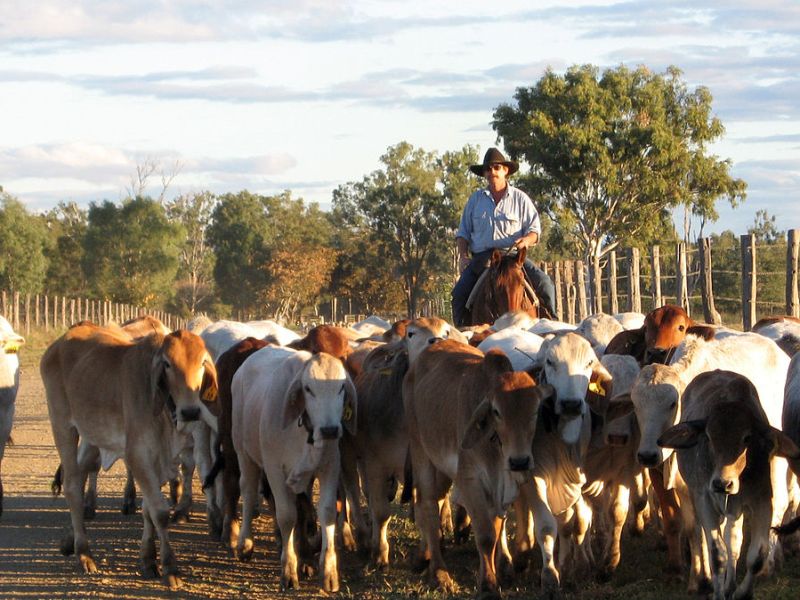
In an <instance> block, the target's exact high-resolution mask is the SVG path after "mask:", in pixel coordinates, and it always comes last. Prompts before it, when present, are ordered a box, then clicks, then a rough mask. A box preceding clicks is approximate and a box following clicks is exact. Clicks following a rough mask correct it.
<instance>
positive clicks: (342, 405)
mask: <svg viewBox="0 0 800 600" xmlns="http://www.w3.org/2000/svg"><path fill="white" fill-rule="evenodd" d="M357 405H358V403H357V402H356V390H355V386H354V385H353V381H352V380H351V379H350V376H349V375H348V374H347V371H346V370H345V368H344V365H343V364H342V361H340V360H338V359H337V358H335V357H333V356H331V355H330V354H327V353H325V352H320V353H319V354H315V355H313V356H312V357H311V358H310V359H309V360H308V362H306V364H305V365H303V368H302V369H301V370H300V371H299V372H298V373H297V375H296V376H295V378H294V379H293V380H292V383H291V384H290V385H289V389H288V390H287V391H286V398H285V402H284V412H283V428H284V429H285V428H286V427H288V426H289V425H291V424H292V423H295V422H297V421H298V420H300V419H303V422H304V423H305V425H306V427H307V428H308V429H309V431H310V435H311V441H312V442H313V444H314V446H316V447H320V446H322V445H323V444H325V443H329V442H333V443H337V441H338V440H339V438H340V437H342V426H344V427H345V428H346V429H347V431H348V432H349V433H351V434H352V435H355V433H356V410H357Z"/></svg>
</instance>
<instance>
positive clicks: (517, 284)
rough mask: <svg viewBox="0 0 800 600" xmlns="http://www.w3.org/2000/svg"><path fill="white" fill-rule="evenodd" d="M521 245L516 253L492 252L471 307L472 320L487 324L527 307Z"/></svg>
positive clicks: (523, 254) (523, 259)
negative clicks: (480, 287) (487, 268)
mask: <svg viewBox="0 0 800 600" xmlns="http://www.w3.org/2000/svg"><path fill="white" fill-rule="evenodd" d="M525 253H526V251H525V248H523V249H522V250H520V251H519V252H517V254H516V255H513V256H512V255H508V254H504V253H503V252H501V251H500V250H497V249H496V250H495V251H494V252H492V258H491V261H490V264H489V273H488V274H487V277H486V281H485V282H484V286H483V289H482V290H480V292H481V293H479V294H478V296H477V297H476V298H475V303H474V306H473V309H472V314H473V323H491V322H493V321H494V320H495V319H496V318H497V317H499V316H500V315H502V314H504V313H507V312H509V311H515V310H525V309H527V308H530V302H529V301H528V297H527V295H526V293H525V271H524V267H523V265H524V263H525Z"/></svg>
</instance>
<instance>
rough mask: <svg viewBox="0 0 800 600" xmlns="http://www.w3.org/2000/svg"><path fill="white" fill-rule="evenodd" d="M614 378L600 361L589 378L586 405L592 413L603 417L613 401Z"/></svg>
mask: <svg viewBox="0 0 800 600" xmlns="http://www.w3.org/2000/svg"><path fill="white" fill-rule="evenodd" d="M613 379H614V378H613V377H612V376H611V373H609V372H608V370H607V369H606V368H605V367H604V366H603V364H602V363H601V362H600V361H597V362H596V363H595V366H594V369H593V370H592V374H591V376H590V377H589V389H588V390H587V392H586V403H587V404H588V405H589V408H591V409H592V412H593V413H595V414H598V415H600V416H603V415H604V414H605V413H606V409H607V408H608V403H609V400H611V392H612V382H613Z"/></svg>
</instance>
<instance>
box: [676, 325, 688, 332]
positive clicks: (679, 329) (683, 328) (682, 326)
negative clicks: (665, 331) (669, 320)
mask: <svg viewBox="0 0 800 600" xmlns="http://www.w3.org/2000/svg"><path fill="white" fill-rule="evenodd" d="M685 330H686V326H685V325H678V331H685Z"/></svg>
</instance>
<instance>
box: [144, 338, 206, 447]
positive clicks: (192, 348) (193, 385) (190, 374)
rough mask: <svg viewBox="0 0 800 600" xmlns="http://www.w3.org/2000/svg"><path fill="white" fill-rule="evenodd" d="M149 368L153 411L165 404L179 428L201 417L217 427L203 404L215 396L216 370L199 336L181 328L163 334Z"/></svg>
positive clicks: (159, 410) (158, 410)
mask: <svg viewBox="0 0 800 600" xmlns="http://www.w3.org/2000/svg"><path fill="white" fill-rule="evenodd" d="M151 369H152V374H151V393H152V397H153V404H154V412H155V414H158V413H160V412H161V410H163V408H164V406H167V407H168V408H169V409H170V411H171V412H172V413H173V415H174V418H175V421H176V423H177V425H178V428H179V429H182V428H183V425H184V424H185V423H189V422H191V421H197V420H203V421H204V422H205V423H206V424H208V425H209V427H211V428H212V429H213V430H215V431H216V430H217V420H216V418H214V416H213V415H212V414H211V413H210V412H209V410H208V408H207V407H206V406H205V404H204V402H215V401H216V399H217V371H216V369H215V367H214V361H213V360H212V359H211V355H210V354H209V353H208V351H207V350H206V347H205V344H204V343H203V340H202V339H201V338H200V337H199V336H197V335H195V334H193V333H190V332H188V331H185V330H178V331H174V332H172V333H170V334H169V335H166V336H164V338H163V340H162V342H161V347H160V348H159V350H158V352H156V353H155V355H154V356H153V361H152V367H151Z"/></svg>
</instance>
